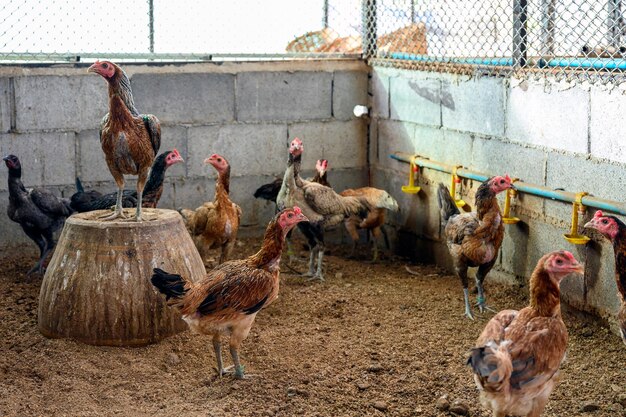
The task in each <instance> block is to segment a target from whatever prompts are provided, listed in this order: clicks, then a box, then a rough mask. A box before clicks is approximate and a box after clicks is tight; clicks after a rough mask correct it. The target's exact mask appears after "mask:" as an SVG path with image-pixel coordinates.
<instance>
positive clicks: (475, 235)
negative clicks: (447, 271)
mask: <svg viewBox="0 0 626 417" xmlns="http://www.w3.org/2000/svg"><path fill="white" fill-rule="evenodd" d="M509 188H513V186H512V185H511V179H510V178H509V176H508V175H507V176H505V177H500V176H498V177H493V178H489V179H488V180H486V181H485V182H483V183H482V184H481V185H480V187H478V190H477V191H476V212H475V213H463V214H461V213H460V211H459V209H458V208H457V206H456V204H455V202H454V199H453V198H452V196H450V192H449V191H448V188H447V187H446V186H445V185H443V184H439V190H438V193H437V201H438V203H439V208H440V211H441V218H442V221H443V222H444V224H445V230H444V235H445V238H446V243H447V245H448V249H449V251H450V255H451V256H452V260H453V261H454V269H455V271H456V273H457V275H458V276H459V278H461V283H462V284H463V296H464V299H465V315H466V316H467V317H469V318H470V319H473V318H474V316H473V315H472V311H471V309H470V305H469V293H468V284H469V282H468V279H467V269H468V268H470V267H478V272H477V273H476V288H477V289H478V303H477V304H478V308H479V309H480V311H481V312H483V311H484V310H485V309H486V308H487V306H486V305H485V293H484V291H483V281H484V280H485V277H486V276H487V274H488V273H489V271H491V268H493V265H494V264H495V263H496V259H497V257H498V251H499V250H500V245H502V239H504V225H503V224H502V214H501V213H500V206H499V205H498V199H497V198H496V196H497V194H498V193H499V192H502V191H504V190H506V189H509Z"/></svg>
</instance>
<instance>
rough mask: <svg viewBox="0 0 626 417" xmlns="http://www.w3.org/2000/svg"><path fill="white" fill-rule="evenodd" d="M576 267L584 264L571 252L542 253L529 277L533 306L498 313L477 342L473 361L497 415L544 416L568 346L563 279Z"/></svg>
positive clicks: (483, 394) (482, 397) (487, 402)
mask: <svg viewBox="0 0 626 417" xmlns="http://www.w3.org/2000/svg"><path fill="white" fill-rule="evenodd" d="M574 272H576V273H580V274H582V273H583V267H582V265H581V264H579V263H578V262H577V261H576V259H574V256H573V255H572V254H571V253H570V252H567V251H556V252H551V253H549V254H547V255H545V256H543V257H542V258H541V259H540V260H539V262H538V263H537V267H536V268H535V270H534V272H533V274H532V276H531V278H530V305H529V306H528V307H526V308H523V309H522V310H520V311H515V310H504V311H501V312H500V313H498V314H496V315H495V316H494V317H493V318H492V319H491V320H490V321H489V323H487V326H485V329H484V330H483V332H482V333H481V335H480V337H479V338H478V340H477V341H476V347H475V348H474V349H472V351H471V354H470V357H469V359H468V364H469V365H471V367H472V369H473V371H474V380H475V381H476V385H477V386H478V389H479V390H480V401H481V403H482V404H483V406H485V407H487V408H489V409H491V410H492V412H493V415H494V417H504V416H505V415H507V414H508V415H515V416H526V417H538V416H540V415H541V413H542V411H543V409H544V407H545V405H546V403H547V402H548V397H549V396H550V393H551V392H552V390H553V389H554V387H555V386H556V384H557V383H558V379H559V366H560V365H561V362H562V361H563V358H564V357H565V350H566V348H567V339H568V335H567V328H566V327H565V324H564V323H563V319H562V318H561V303H560V299H559V296H560V283H561V280H562V279H563V278H564V277H565V276H566V275H568V274H571V273H574Z"/></svg>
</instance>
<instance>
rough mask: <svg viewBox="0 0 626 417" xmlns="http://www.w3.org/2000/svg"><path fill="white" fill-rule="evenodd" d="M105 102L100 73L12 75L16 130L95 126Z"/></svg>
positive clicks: (105, 110) (72, 128)
mask: <svg viewBox="0 0 626 417" xmlns="http://www.w3.org/2000/svg"><path fill="white" fill-rule="evenodd" d="M35 92H36V93H35ZM108 106H109V101H108V87H107V83H106V82H105V81H104V80H103V79H102V78H101V77H97V76H94V75H84V76H76V75H72V76H51V75H45V76H26V77H17V78H15V107H16V109H17V119H16V125H17V129H18V130H20V131H24V130H38V129H66V130H85V129H95V128H97V127H98V126H99V125H100V121H101V120H102V117H103V116H104V115H105V114H106V113H107V112H108Z"/></svg>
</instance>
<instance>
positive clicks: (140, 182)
mask: <svg viewBox="0 0 626 417" xmlns="http://www.w3.org/2000/svg"><path fill="white" fill-rule="evenodd" d="M89 72H95V73H96V74H98V75H100V76H102V78H104V79H105V80H106V81H107V83H108V84H109V112H108V113H107V114H106V115H105V116H104V118H103V119H102V122H101V123H100V144H101V145H102V150H103V151H104V156H105V159H106V163H107V166H108V167H109V171H111V175H113V178H114V179H115V183H116V184H117V188H118V192H117V203H116V205H115V212H114V213H113V214H112V215H110V216H107V217H105V220H112V219H117V218H120V217H125V215H124V212H123V210H122V195H123V192H124V175H137V211H136V214H135V219H136V220H137V221H141V220H142V217H141V208H142V203H141V200H142V196H143V189H144V186H145V185H146V180H147V179H148V173H149V172H150V167H151V166H152V162H154V158H155V156H156V154H157V152H158V151H159V147H160V146H161V124H160V123H159V120H158V119H157V118H156V117H155V116H153V115H151V114H139V112H138V111H137V109H136V108H135V103H134V101H133V93H132V90H131V88H130V80H129V79H128V77H127V76H126V73H124V71H123V70H122V69H121V68H120V67H119V66H117V65H115V64H114V63H112V62H109V61H96V62H95V63H94V64H93V65H92V66H90V67H89Z"/></svg>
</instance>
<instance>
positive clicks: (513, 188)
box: [509, 184, 517, 191]
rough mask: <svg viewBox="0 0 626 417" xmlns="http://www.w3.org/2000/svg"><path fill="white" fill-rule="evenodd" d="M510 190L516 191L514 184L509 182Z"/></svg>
mask: <svg viewBox="0 0 626 417" xmlns="http://www.w3.org/2000/svg"><path fill="white" fill-rule="evenodd" d="M509 188H510V189H511V190H513V191H517V188H516V187H515V185H513V184H511V186H510V187H509Z"/></svg>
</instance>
